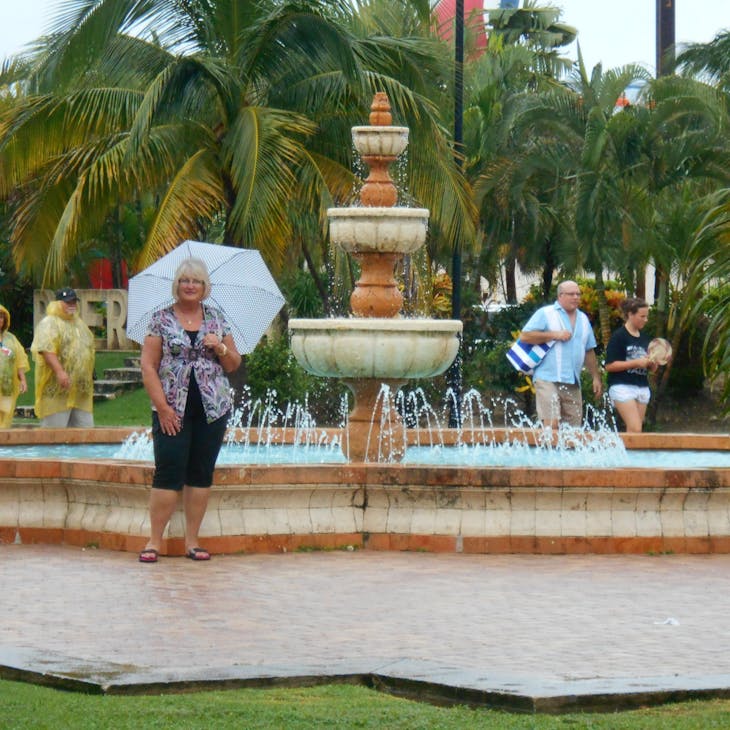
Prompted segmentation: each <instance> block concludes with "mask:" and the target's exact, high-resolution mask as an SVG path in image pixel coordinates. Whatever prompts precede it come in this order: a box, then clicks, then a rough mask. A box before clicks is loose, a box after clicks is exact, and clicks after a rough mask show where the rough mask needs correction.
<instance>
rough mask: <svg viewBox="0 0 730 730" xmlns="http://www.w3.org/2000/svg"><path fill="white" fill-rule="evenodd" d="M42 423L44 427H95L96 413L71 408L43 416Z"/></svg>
mask: <svg viewBox="0 0 730 730" xmlns="http://www.w3.org/2000/svg"><path fill="white" fill-rule="evenodd" d="M40 425H41V427H42V428H94V414H93V413H89V412H88V411H82V410H81V409H80V408H71V409H69V410H68V411H59V412H58V413H52V414H51V415H50V416H46V417H45V418H41V423H40Z"/></svg>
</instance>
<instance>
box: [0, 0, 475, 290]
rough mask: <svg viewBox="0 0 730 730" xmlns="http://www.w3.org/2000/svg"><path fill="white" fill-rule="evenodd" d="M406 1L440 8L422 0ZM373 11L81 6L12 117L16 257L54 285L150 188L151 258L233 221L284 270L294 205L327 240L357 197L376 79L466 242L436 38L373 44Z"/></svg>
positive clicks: (5, 123) (145, 253) (466, 218)
mask: <svg viewBox="0 0 730 730" xmlns="http://www.w3.org/2000/svg"><path fill="white" fill-rule="evenodd" d="M397 4H398V5H399V6H401V7H402V8H404V9H410V11H411V12H410V15H409V17H413V18H415V19H416V21H419V20H420V22H424V18H426V17H427V15H426V14H425V13H426V9H427V3H425V2H424V0H411V2H408V1H407V0H398V2H397ZM377 6H378V3H364V2H360V3H356V4H353V3H351V2H347V1H346V0H336V1H334V2H332V1H330V2H323V1H321V0H301V1H300V2H283V1H281V0H279V1H277V0H268V1H267V0H264V1H263V2H253V1H250V2H241V1H240V0H216V2H212V1H211V0H149V1H148V2H145V3H140V2H138V1H137V0H97V1H96V2H90V1H89V0H68V2H67V3H65V4H64V7H63V11H62V12H61V13H60V14H59V16H58V18H57V23H56V25H55V27H54V33H53V35H52V36H51V38H50V40H49V41H48V43H47V44H45V45H43V46H42V47H41V49H40V50H39V52H38V54H37V55H36V56H35V57H33V58H32V59H31V61H32V63H31V65H30V66H29V67H26V68H25V70H24V71H23V75H22V77H21V79H20V80H21V81H22V82H23V84H24V89H25V93H24V94H23V95H22V96H21V97H20V98H18V100H17V103H16V104H15V105H14V106H13V108H12V110H11V111H10V112H9V113H8V114H6V115H3V116H2V117H1V118H0V197H2V198H4V199H8V198H9V197H10V196H11V195H14V196H16V199H17V203H16V205H15V207H14V211H15V213H14V215H15V218H14V224H15V225H14V230H13V234H12V242H13V247H14V251H15V257H16V260H17V261H18V262H25V263H26V264H27V265H28V266H29V268H31V269H32V270H33V271H34V272H35V273H36V276H37V277H40V276H42V277H43V279H44V280H45V282H46V283H51V282H54V281H56V280H58V278H59V277H60V276H61V275H62V274H63V271H64V269H65V267H66V263H67V262H68V261H69V260H70V259H71V258H73V257H74V256H75V255H77V254H78V252H79V251H80V250H82V248H83V247H84V246H85V245H87V242H88V241H89V240H91V239H92V238H94V237H95V236H96V235H98V232H99V231H100V229H101V228H102V227H103V225H104V223H105V221H106V219H107V217H108V215H109V212H110V211H111V210H113V209H115V208H116V206H118V205H119V203H120V202H131V203H134V202H135V201H136V200H138V199H139V197H140V195H142V193H143V192H144V193H151V194H152V195H154V196H155V197H156V200H157V214H156V216H155V218H154V220H153V221H152V222H151V224H150V226H149V229H148V231H147V232H146V238H145V242H144V245H143V247H142V249H141V251H140V254H139V256H138V260H137V262H136V265H137V266H139V267H141V266H144V265H145V264H147V263H149V262H150V261H152V260H154V259H156V258H157V257H158V256H159V255H160V254H162V253H164V252H166V251H168V250H170V249H171V248H173V247H174V246H175V245H177V243H179V241H180V240H183V239H184V238H190V237H201V236H205V235H207V234H208V233H209V232H211V231H219V232H220V234H219V235H220V240H221V241H222V242H225V243H230V244H234V245H245V246H247V247H255V248H259V249H260V250H261V251H262V254H263V255H264V256H265V258H266V259H267V261H268V262H269V263H270V265H272V266H273V267H274V268H275V269H277V270H278V269H280V268H281V266H282V265H283V264H284V263H285V261H286V259H287V255H288V254H287V249H288V248H289V246H290V245H291V241H292V240H297V241H301V242H304V245H306V242H307V241H311V236H310V237H307V236H299V235H297V234H296V229H297V220H296V218H295V217H294V216H292V215H291V214H290V211H291V210H292V209H296V208H297V207H299V206H301V207H302V208H303V209H304V210H307V211H312V212H313V213H314V214H315V216H316V217H317V219H318V220H319V222H320V231H321V232H322V235H324V222H325V218H324V212H325V210H326V208H327V207H328V206H329V205H330V204H332V202H333V201H343V200H347V199H348V198H349V197H350V196H351V195H352V183H353V175H352V172H351V155H352V153H351V143H350V140H349V134H350V132H349V130H350V127H351V126H352V125H353V124H355V123H361V122H362V120H363V119H364V118H366V117H367V108H368V106H369V101H370V99H371V97H372V93H373V92H374V91H375V90H379V89H383V90H385V91H387V92H388V94H389V96H390V99H391V103H392V105H393V107H394V110H395V112H396V115H398V116H400V118H401V119H403V121H404V122H405V123H407V124H408V125H409V126H410V127H411V128H412V130H413V143H412V145H411V147H410V149H411V156H410V162H409V171H410V186H409V187H410V193H411V195H412V196H413V197H414V198H416V199H417V200H419V202H421V204H423V205H425V206H426V207H429V208H431V210H432V219H433V222H434V226H433V229H434V231H437V232H438V234H439V235H440V236H441V237H442V238H443V239H444V240H445V241H447V242H449V243H450V242H451V241H452V240H455V239H456V237H457V236H459V235H460V232H461V230H462V229H463V228H464V227H466V228H468V227H469V225H470V220H471V215H470V208H469V198H468V191H467V189H466V187H465V185H464V184H463V182H462V180H461V177H460V176H459V174H458V170H457V169H456V166H455V165H454V163H453V160H452V154H451V150H450V148H449V144H448V138H447V136H446V134H445V133H444V131H443V128H442V126H441V125H440V124H439V117H438V105H436V104H435V103H434V101H433V100H432V99H430V98H429V97H428V96H427V94H431V96H432V97H436V96H437V93H438V92H437V91H436V92H434V89H436V90H438V88H439V87H438V84H437V83H436V82H438V81H439V80H441V79H443V78H444V73H445V70H444V68H443V65H442V64H441V63H440V62H439V57H438V54H435V53H434V49H435V48H436V47H437V46H436V45H435V41H434V42H432V41H429V40H428V39H425V40H424V39H423V38H422V37H418V38H410V37H402V38H398V37H387V36H384V37H376V31H377V28H375V26H374V24H375V20H374V18H375V17H377V16H376V14H375V13H374V12H373V14H372V17H369V16H368V13H367V12H366V11H367V10H374V9H375V8H376V7H377ZM414 22H415V21H414ZM132 30H135V31H136V32H137V35H136V36H134V35H130V32H131V31H132ZM396 71H397V72H398V73H399V74H400V75H401V76H402V77H403V78H405V79H406V80H407V81H408V83H409V84H410V86H406V85H405V84H404V83H403V82H402V81H400V80H399V78H397V74H396ZM16 79H17V77H16ZM442 93H443V92H442ZM310 229H311V226H307V227H306V230H307V231H309V230H310Z"/></svg>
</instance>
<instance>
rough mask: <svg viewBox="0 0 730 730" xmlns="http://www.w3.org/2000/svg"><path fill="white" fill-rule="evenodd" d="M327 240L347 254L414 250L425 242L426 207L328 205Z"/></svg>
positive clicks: (408, 251) (411, 251)
mask: <svg viewBox="0 0 730 730" xmlns="http://www.w3.org/2000/svg"><path fill="white" fill-rule="evenodd" d="M327 217H328V218H329V229H330V239H331V240H332V242H333V243H335V244H336V245H338V246H339V247H340V248H341V249H342V250H343V251H345V252H347V253H354V254H358V253H399V254H409V253H413V252H414V251H417V250H418V249H419V248H421V246H423V244H424V243H425V242H426V233H427V231H428V210H427V209H426V208H397V207H395V208H388V207H372V208H369V207H365V206H362V207H352V208H329V209H328V210H327Z"/></svg>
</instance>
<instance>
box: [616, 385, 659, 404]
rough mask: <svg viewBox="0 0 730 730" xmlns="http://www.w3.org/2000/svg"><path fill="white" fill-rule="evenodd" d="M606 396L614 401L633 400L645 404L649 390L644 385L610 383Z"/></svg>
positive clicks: (649, 393)
mask: <svg viewBox="0 0 730 730" xmlns="http://www.w3.org/2000/svg"><path fill="white" fill-rule="evenodd" d="M608 397H609V398H610V399H611V400H612V401H613V402H614V403H616V402H618V403H626V402H627V401H630V400H635V401H636V402H637V403H643V404H644V405H646V404H647V403H648V402H649V400H650V399H651V391H650V390H649V388H647V387H646V386H639V385H612V386H611V387H610V388H609V389H608Z"/></svg>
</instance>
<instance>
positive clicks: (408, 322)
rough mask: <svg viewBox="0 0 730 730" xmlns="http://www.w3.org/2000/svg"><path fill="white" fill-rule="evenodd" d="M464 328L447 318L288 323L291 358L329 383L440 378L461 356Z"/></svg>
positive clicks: (309, 320) (311, 320)
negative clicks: (331, 381)
mask: <svg viewBox="0 0 730 730" xmlns="http://www.w3.org/2000/svg"><path fill="white" fill-rule="evenodd" d="M461 330H462V323H461V322H460V321H456V320H445V319H400V318H399V319H390V318H357V317H344V318H339V319H292V320H290V321H289V332H290V333H291V349H292V353H293V354H294V357H296V359H297V361H298V362H299V363H301V364H302V366H303V367H304V368H305V369H306V370H308V371H309V372H310V373H313V374H315V375H319V376H320V377H328V378H373V379H377V380H394V379H395V380H403V379H406V378H409V379H410V378H430V377H433V376H435V375H440V374H441V373H443V372H444V370H446V368H447V367H448V366H449V365H450V364H451V363H452V362H453V361H454V358H455V357H456V354H457V352H458V351H459V340H458V336H459V334H460V333H461Z"/></svg>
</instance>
